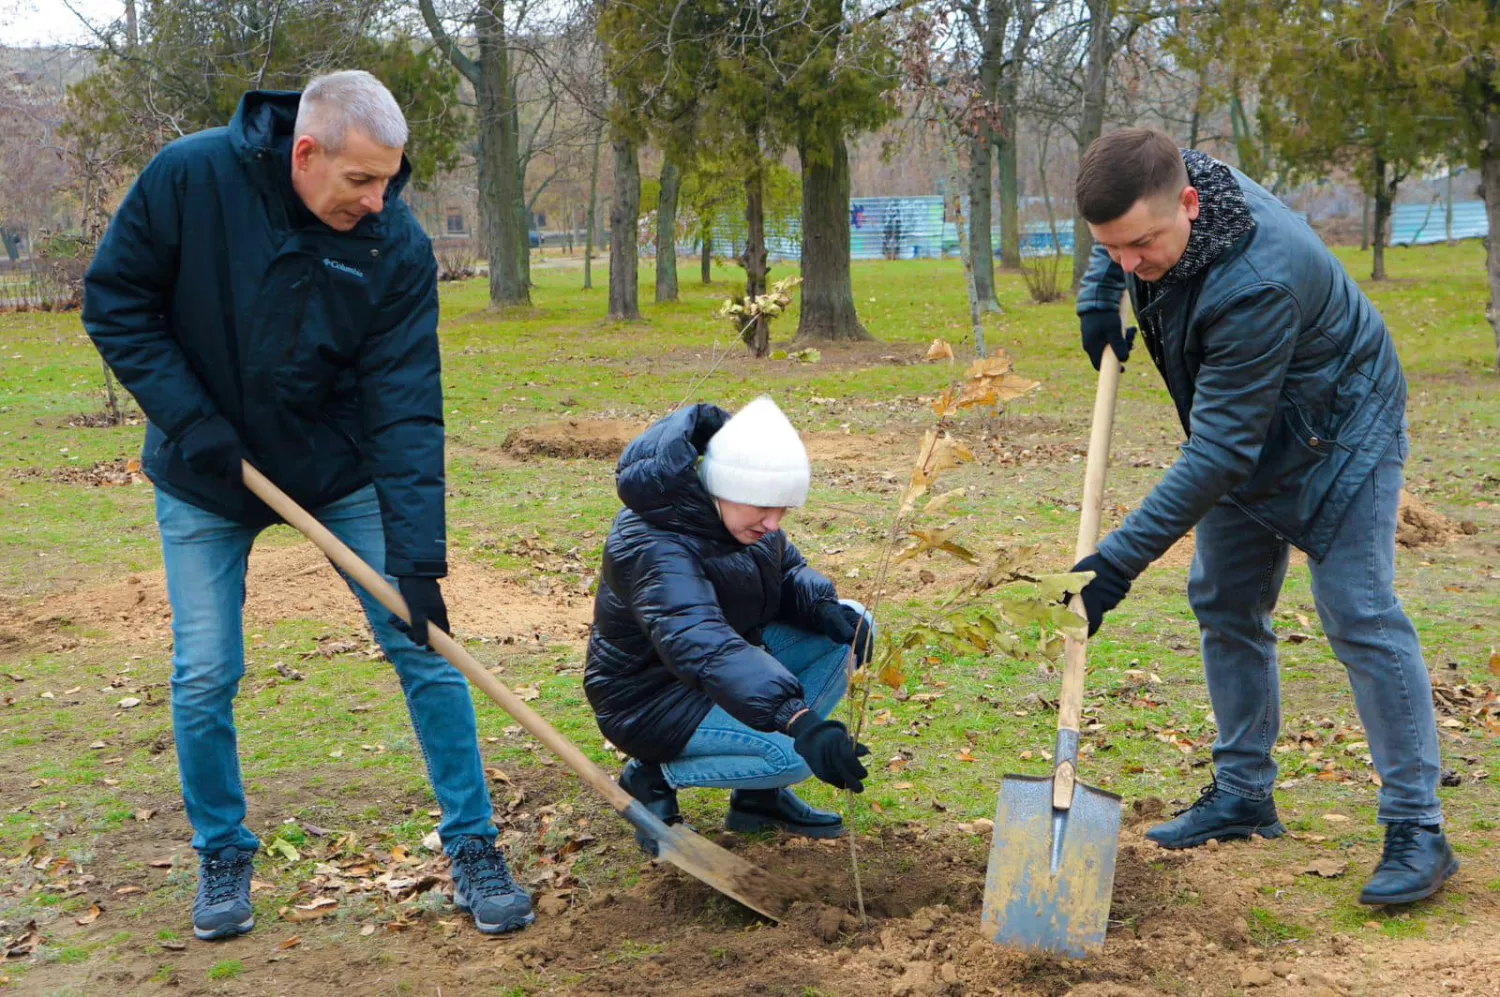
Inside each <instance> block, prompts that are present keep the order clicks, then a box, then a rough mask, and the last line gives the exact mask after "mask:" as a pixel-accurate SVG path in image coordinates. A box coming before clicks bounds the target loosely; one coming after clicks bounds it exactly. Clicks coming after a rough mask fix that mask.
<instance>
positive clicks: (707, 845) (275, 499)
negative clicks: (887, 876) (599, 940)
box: [243, 463, 790, 920]
mask: <svg viewBox="0 0 1500 997" xmlns="http://www.w3.org/2000/svg"><path fill="white" fill-rule="evenodd" d="M243 472H244V479H245V486H246V487H247V488H249V489H250V491H252V492H254V493H255V494H256V495H257V496H258V497H259V498H260V500H261V501H262V502H265V503H266V505H268V506H270V507H271V508H272V509H273V510H275V512H276V513H277V514H278V515H280V516H281V518H282V519H284V520H285V521H286V522H287V523H288V524H290V525H291V526H293V527H294V528H296V529H297V530H299V531H301V532H302V534H303V535H304V536H306V537H307V538H308V539H309V540H311V541H312V542H313V543H315V544H317V546H318V547H319V548H320V549H321V550H322V551H323V553H324V554H326V555H328V559H329V560H330V561H332V562H333V563H334V564H335V565H337V566H338V567H339V569H341V570H342V571H343V572H344V574H346V575H348V576H349V577H350V578H352V579H354V581H355V582H357V583H358V584H359V585H360V586H361V587H362V588H363V589H365V591H367V592H369V593H370V594H371V595H373V596H374V597H375V598H376V599H378V600H379V601H380V604H381V605H383V606H385V608H386V609H389V610H390V611H391V612H392V613H395V614H396V615H397V616H398V617H400V618H401V619H403V620H409V619H410V617H409V616H408V614H407V610H406V602H405V600H403V599H402V598H401V595H400V593H399V592H397V591H396V590H395V589H394V588H392V587H391V585H390V583H388V582H387V581H386V580H385V578H384V577H383V576H382V575H380V574H379V573H378V572H377V571H375V569H373V568H371V567H370V566H369V565H368V564H366V563H365V562H364V561H363V560H361V559H360V557H359V556H358V555H357V554H355V553H354V552H353V551H352V550H350V549H349V548H348V547H346V546H345V545H344V544H343V542H342V541H340V540H339V539H338V538H337V537H335V536H334V535H333V534H332V533H330V532H329V531H328V529H327V528H326V527H324V526H323V524H322V523H319V522H318V521H317V520H316V519H314V518H313V517H312V516H311V515H309V514H308V513H307V511H306V510H304V509H302V508H301V507H300V506H299V505H297V503H296V502H294V501H292V499H291V498H290V497H288V496H287V495H286V493H285V492H283V491H282V490H281V489H279V488H277V487H276V486H275V485H274V484H272V483H271V482H270V481H269V480H268V479H267V478H266V477H265V475H263V474H261V473H260V472H259V471H257V470H256V469H255V468H253V467H251V466H250V465H249V464H248V463H245V464H244V465H243ZM428 640H429V641H430V642H431V644H432V647H433V648H434V649H435V650H436V651H437V652H438V653H439V654H441V655H442V656H443V657H445V658H447V659H448V660H449V661H450V662H452V663H453V667H455V668H457V669H458V670H459V671H460V672H462V673H463V675H464V677H465V678H467V679H468V680H469V681H470V682H472V683H473V684H474V685H476V686H478V687H479V689H480V690H481V691H482V692H483V693H484V694H485V695H487V696H489V697H490V698H491V699H493V700H494V701H495V702H496V703H498V704H500V708H501V709H503V710H504V711H505V712H506V713H509V714H510V715H511V716H512V717H514V718H515V719H516V721H517V722H518V723H519V724H520V725H521V726H522V727H524V728H526V730H527V731H528V732H529V733H530V734H531V736H532V737H535V738H536V739H537V740H538V741H541V742H542V744H543V745H545V746H546V747H547V748H548V749H549V750H551V752H552V753H553V754H554V755H556V756H557V757H558V758H560V759H562V761H563V764H565V765H567V766H568V768H570V769H572V770H573V771H574V772H576V773H578V776H579V778H581V779H582V780H583V781H584V782H585V783H586V784H588V786H589V788H590V789H592V790H593V791H594V792H596V793H598V794H599V795H600V796H602V797H604V799H605V800H606V801H607V802H608V803H609V805H610V806H612V807H614V808H615V810H617V811H618V812H619V813H620V815H621V816H622V817H624V818H625V819H626V820H627V821H629V822H630V823H631V824H632V825H634V827H635V829H636V830H637V831H640V832H642V833H643V834H644V835H646V837H647V838H649V839H650V840H651V841H652V843H654V844H655V846H656V857H657V858H659V859H663V860H664V861H667V862H670V863H672V864H673V865H675V866H677V868H679V869H681V870H682V871H683V872H686V873H687V874H688V875H690V876H693V877H694V878H696V879H700V880H702V881H703V882H705V883H707V884H708V885H709V886H712V887H713V888H714V889H716V890H718V891H719V892H720V893H723V894H725V895H726V896H729V897H733V898H734V899H735V900H738V901H739V902H740V903H742V904H744V905H745V906H746V907H749V908H750V909H751V910H754V911H756V912H758V913H760V914H764V915H765V916H766V917H769V918H771V919H772V920H779V919H780V918H781V917H782V915H783V914H784V913H785V911H786V907H787V905H788V903H789V901H790V897H789V896H788V895H787V889H786V887H785V886H784V885H783V884H781V883H779V882H778V881H777V880H775V879H774V878H773V877H772V876H771V875H770V874H768V873H767V872H766V871H765V870H764V869H761V868H759V867H758V866H754V865H751V864H750V863H749V862H746V861H745V860H744V859H742V858H740V857H738V856H736V855H734V854H732V853H730V852H728V851H725V850H724V849H723V848H720V847H719V846H718V845H715V844H714V843H713V842H711V841H708V840H707V839H705V838H703V837H701V836H700V835H698V834H695V833H694V832H692V831H690V830H688V829H687V828H686V827H684V826H683V825H681V824H674V825H671V826H668V825H666V824H663V823H662V822H661V821H660V820H658V819H657V818H656V817H655V816H653V815H652V814H651V813H650V811H648V810H646V808H645V807H643V806H641V804H640V803H638V802H637V801H636V800H635V798H634V797H632V796H631V795H630V794H629V793H627V792H625V790H623V789H621V788H620V787H619V785H618V784H616V783H615V781H614V780H613V779H611V778H610V777H609V775H608V774H607V773H605V771H604V770H603V769H601V768H600V767H599V766H597V765H595V764H594V763H593V762H592V761H590V760H589V758H588V757H587V756H586V755H584V753H583V752H581V751H579V750H578V749H577V748H576V747H574V746H573V744H572V743H571V742H569V741H568V740H567V739H566V738H564V737H563V736H562V735H561V734H559V733H558V732H557V730H556V729H554V728H553V726H552V725H551V724H549V723H548V722H547V721H545V720H543V719H542V718H541V717H540V716H539V715H538V714H537V713H536V712H535V711H534V710H532V709H531V707H529V706H527V705H526V704H525V703H523V702H521V700H520V699H519V698H517V697H516V695H515V694H514V693H513V692H511V691H510V690H509V689H507V688H506V687H505V685H504V684H503V683H501V682H500V681H499V680H498V679H496V678H495V677H494V676H493V675H491V674H490V673H489V672H487V671H485V669H484V666H483V665H481V664H480V663H479V662H478V661H475V660H474V658H473V657H471V656H470V655H469V652H468V651H465V650H464V649H463V647H462V646H461V645H460V644H459V643H458V642H457V641H455V640H454V639H453V638H452V637H449V636H448V635H447V634H445V633H443V632H442V631H441V630H439V629H438V628H437V627H430V628H429V629H428Z"/></svg>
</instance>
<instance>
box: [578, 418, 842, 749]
mask: <svg viewBox="0 0 1500 997" xmlns="http://www.w3.org/2000/svg"><path fill="white" fill-rule="evenodd" d="M728 418H729V416H728V413H726V412H725V411H724V410H723V409H720V408H716V407H714V406H712V405H694V406H692V407H691V408H686V409H681V410H679V411H677V412H674V413H673V414H671V415H669V416H667V417H666V418H664V419H662V420H661V421H660V422H657V423H656V424H655V425H653V426H652V427H651V428H650V429H648V430H646V432H645V433H643V434H641V436H640V437H639V438H637V439H636V440H634V441H633V442H632V443H631V444H630V446H628V447H626V448H625V453H624V454H623V455H622V456H621V457H620V466H619V468H618V470H617V472H616V483H617V487H618V490H619V494H620V500H621V501H622V502H624V503H625V509H624V510H623V511H622V512H621V513H620V514H619V515H618V516H617V517H615V522H614V526H613V528H612V529H611V530H610V533H609V539H608V540H607V541H606V542H605V545H604V566H603V569H602V570H601V572H600V575H599V594H598V597H597V598H596V599H595V601H594V629H593V634H592V636H591V638H590V640H589V653H588V668H587V670H586V672H585V675H584V682H583V685H584V692H585V693H586V694H587V695H588V698H589V703H590V704H591V705H592V706H593V708H594V713H595V715H596V716H597V718H598V721H599V729H600V730H602V731H603V732H604V736H605V737H607V738H609V740H610V741H611V742H612V743H613V744H614V745H615V746H616V747H618V748H619V749H620V750H621V751H624V752H627V753H628V754H630V755H632V756H633V757H635V758H639V759H641V760H643V761H648V762H663V761H670V760H671V759H673V758H675V757H677V755H678V754H679V753H680V752H681V751H682V748H683V746H684V745H686V744H687V742H688V739H689V738H690V737H692V736H693V732H694V731H695V730H697V729H698V724H700V723H701V722H702V721H703V718H704V716H706V715H707V714H708V712H709V710H711V709H713V707H714V705H715V704H718V705H719V706H722V707H724V709H725V710H727V711H728V712H729V714H730V715H731V716H733V717H735V719H737V720H740V721H741V722H743V723H744V724H746V725H747V726H749V727H752V728H754V729H755V730H763V731H772V730H785V729H786V725H787V723H788V722H789V721H790V720H791V718H792V717H793V716H794V715H796V713H797V712H798V711H800V710H802V709H804V708H805V707H806V703H804V702H803V699H802V685H801V683H800V682H798V681H797V678H796V676H794V675H792V673H791V672H789V671H787V670H786V668H784V667H783V666H782V664H781V663H780V662H779V661H777V660H776V659H775V658H773V657H771V655H770V654H768V653H766V651H765V650H764V649H762V648H760V647H758V646H757V643H758V641H759V639H760V635H761V632H762V631H763V630H764V629H765V627H766V625H767V624H768V623H771V622H773V621H778V620H779V621H782V622H786V623H791V624H793V625H796V626H802V627H805V628H807V629H810V630H817V629H820V624H819V623H818V607H819V606H821V605H822V604H824V603H827V602H831V601H834V600H836V599H837V598H838V595H837V593H836V592H835V591H834V588H833V583H832V582H830V581H829V580H828V579H826V578H824V577H823V576H822V575H820V574H818V573H817V572H816V571H814V570H812V569H811V568H809V567H808V566H807V562H806V561H805V560H803V558H802V555H801V554H800V553H798V552H797V548H795V547H793V546H792V545H791V543H790V542H789V541H788V540H787V538H786V534H785V533H783V532H780V531H777V532H776V533H771V534H768V535H766V536H765V537H762V538H761V539H760V541H759V542H757V543H755V544H753V545H751V546H748V547H747V546H745V545H743V544H741V543H740V542H739V541H738V540H736V539H734V537H732V536H731V535H730V534H729V531H728V530H726V529H725V528H724V524H723V523H722V522H721V521H720V520H719V514H718V510H717V509H716V508H715V507H714V502H713V499H712V498H710V497H709V494H708V492H707V491H706V490H704V488H703V484H702V483H701V482H700V481H699V480H698V459H699V457H700V456H701V455H702V453H703V451H704V448H705V447H707V446H708V441H709V438H710V437H712V436H713V434H714V433H716V432H718V430H719V427H721V426H723V425H724V423H725V421H726V420H727V419H728Z"/></svg>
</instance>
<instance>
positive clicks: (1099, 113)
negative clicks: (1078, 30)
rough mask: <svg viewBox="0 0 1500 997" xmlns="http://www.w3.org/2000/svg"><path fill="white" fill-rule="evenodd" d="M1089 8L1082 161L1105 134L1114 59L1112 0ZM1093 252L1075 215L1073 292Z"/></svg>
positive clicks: (1085, 227)
mask: <svg viewBox="0 0 1500 997" xmlns="http://www.w3.org/2000/svg"><path fill="white" fill-rule="evenodd" d="M1088 5H1089V52H1088V69H1087V72H1086V73H1085V78H1084V87H1083V116H1082V119H1081V120H1080V121H1079V123H1078V158H1079V160H1080V161H1081V160H1082V159H1083V156H1084V153H1086V152H1087V151H1088V147H1089V146H1090V145H1092V144H1093V143H1094V140H1095V139H1097V138H1098V137H1099V135H1100V133H1101V132H1103V131H1104V104H1105V98H1106V96H1107V95H1108V91H1109V63H1110V58H1111V57H1112V56H1113V54H1114V53H1113V52H1112V51H1111V49H1112V45H1111V42H1112V36H1111V34H1110V11H1111V4H1110V0H1088ZM1093 249H1094V236H1093V234H1092V233H1091V232H1089V224H1088V222H1086V221H1084V220H1083V216H1082V215H1080V214H1077V213H1076V212H1075V213H1074V216H1073V289H1074V290H1075V291H1076V290H1078V286H1079V285H1080V284H1081V283H1083V275H1084V272H1085V271H1087V270H1088V266H1089V254H1090V253H1092V252H1093Z"/></svg>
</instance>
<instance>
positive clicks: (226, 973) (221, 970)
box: [208, 959, 245, 980]
mask: <svg viewBox="0 0 1500 997" xmlns="http://www.w3.org/2000/svg"><path fill="white" fill-rule="evenodd" d="M244 971H245V965H244V963H242V962H240V961H239V960H238V959H225V960H223V961H221V962H216V963H214V964H213V965H212V966H210V967H209V969H208V978H209V979H210V980H232V979H234V978H235V977H236V976H239V975H240V974H241V973H243V972H244Z"/></svg>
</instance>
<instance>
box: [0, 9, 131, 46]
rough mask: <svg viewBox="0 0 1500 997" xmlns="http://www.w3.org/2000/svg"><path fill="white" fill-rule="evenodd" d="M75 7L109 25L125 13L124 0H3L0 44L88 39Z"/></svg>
mask: <svg viewBox="0 0 1500 997" xmlns="http://www.w3.org/2000/svg"><path fill="white" fill-rule="evenodd" d="M70 4H71V5H72V7H73V10H76V11H77V12H78V13H79V14H82V15H83V16H84V17H87V18H88V19H89V20H90V21H92V22H94V23H96V24H99V25H101V26H102V25H106V24H108V23H109V22H110V21H113V20H115V19H116V18H119V17H123V16H124V12H125V3H124V0H67V2H66V3H65V2H64V0H0V45H17V46H19V45H65V44H69V43H77V42H82V41H86V40H87V39H88V38H89V34H88V29H87V28H85V27H84V26H83V24H82V23H80V22H79V20H78V15H77V14H74V13H73V10H69V9H68V7H69V5H70Z"/></svg>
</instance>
